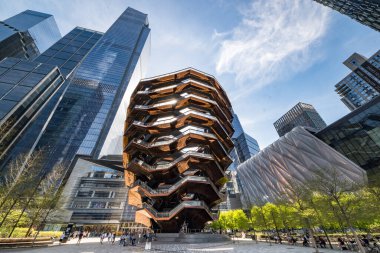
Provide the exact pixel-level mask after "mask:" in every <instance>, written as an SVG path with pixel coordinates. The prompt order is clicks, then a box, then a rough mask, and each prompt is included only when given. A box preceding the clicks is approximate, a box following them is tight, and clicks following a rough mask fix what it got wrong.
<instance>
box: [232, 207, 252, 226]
mask: <svg viewBox="0 0 380 253" xmlns="http://www.w3.org/2000/svg"><path fill="white" fill-rule="evenodd" d="M232 229H233V230H246V229H248V218H247V215H246V214H245V213H244V212H243V210H241V209H237V210H232Z"/></svg>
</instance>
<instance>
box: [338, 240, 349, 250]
mask: <svg viewBox="0 0 380 253" xmlns="http://www.w3.org/2000/svg"><path fill="white" fill-rule="evenodd" d="M338 244H339V247H340V249H341V250H348V248H347V246H346V244H345V243H344V240H343V239H342V238H340V237H339V238H338Z"/></svg>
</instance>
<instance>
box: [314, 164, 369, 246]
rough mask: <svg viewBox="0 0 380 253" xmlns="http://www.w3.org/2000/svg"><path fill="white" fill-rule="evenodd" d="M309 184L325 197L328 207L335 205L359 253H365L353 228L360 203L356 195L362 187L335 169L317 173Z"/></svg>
mask: <svg viewBox="0 0 380 253" xmlns="http://www.w3.org/2000/svg"><path fill="white" fill-rule="evenodd" d="M310 184H311V186H312V188H313V189H314V190H315V191H317V192H319V193H320V194H321V195H324V196H326V197H327V199H328V201H330V203H331V205H330V206H332V207H334V205H335V206H336V207H337V208H336V210H337V211H338V212H339V214H340V215H341V217H342V219H343V221H344V223H345V224H346V226H347V227H348V228H349V229H350V231H351V232H352V234H353V235H354V238H355V241H356V243H357V245H358V246H359V252H361V253H365V249H364V247H363V246H362V245H361V242H360V240H359V238H358V235H357V234H356V231H355V228H354V220H355V217H354V214H355V209H356V207H357V206H359V201H360V196H358V193H359V192H360V189H361V188H363V185H360V184H357V183H355V182H353V181H352V180H349V179H348V178H347V177H346V176H345V175H344V174H342V173H341V172H338V170H336V169H335V168H333V169H332V170H330V171H329V173H324V172H317V173H316V176H315V178H314V180H312V181H311V182H310Z"/></svg>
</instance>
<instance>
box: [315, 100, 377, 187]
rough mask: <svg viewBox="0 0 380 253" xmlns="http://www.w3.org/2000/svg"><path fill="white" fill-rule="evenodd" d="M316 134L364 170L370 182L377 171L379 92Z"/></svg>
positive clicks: (374, 178)
mask: <svg viewBox="0 0 380 253" xmlns="http://www.w3.org/2000/svg"><path fill="white" fill-rule="evenodd" d="M315 135H316V136H317V137H318V138H319V139H321V140H322V141H324V142H325V143H327V144H328V145H329V146H331V147H332V148H334V149H335V150H337V151H338V152H340V153H341V154H343V155H344V156H346V157H347V158H349V159H350V160H351V161H353V162H355V163H356V164H357V165H359V166H360V167H362V168H363V169H364V170H366V171H367V175H368V180H369V181H370V182H371V181H372V180H376V177H373V176H374V175H375V174H377V175H380V96H378V97H376V98H375V99H373V100H371V101H370V102H368V103H366V104H365V105H363V106H361V107H359V108H358V109H356V110H355V111H353V112H351V113H349V114H347V115H346V116H344V117H343V118H341V119H339V120H337V121H336V122H334V123H332V124H330V125H329V126H327V127H326V128H325V129H323V130H322V131H319V132H318V133H316V134H315ZM377 180H378V177H377Z"/></svg>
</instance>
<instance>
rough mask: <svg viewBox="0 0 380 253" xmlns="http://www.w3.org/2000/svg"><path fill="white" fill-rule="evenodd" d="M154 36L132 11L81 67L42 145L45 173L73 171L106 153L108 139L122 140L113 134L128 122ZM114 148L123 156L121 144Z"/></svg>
mask: <svg viewBox="0 0 380 253" xmlns="http://www.w3.org/2000/svg"><path fill="white" fill-rule="evenodd" d="M149 33H150V29H149V27H148V20H147V15H146V14H143V13H141V12H138V11H136V10H134V9H132V8H128V9H127V10H126V11H124V13H123V14H122V15H121V16H120V17H119V18H118V19H117V20H116V21H115V23H114V24H113V25H112V26H111V27H110V28H109V29H108V31H107V32H106V33H105V34H104V35H103V37H102V38H101V39H100V40H99V41H98V42H97V44H96V45H95V47H94V48H93V49H92V50H91V52H90V53H89V54H88V55H87V56H86V57H85V59H84V60H83V62H81V64H80V66H79V67H78V68H77V69H76V71H75V73H74V75H73V76H72V79H71V81H70V84H69V86H68V88H67V90H66V93H65V94H64V96H63V98H62V100H61V101H60V103H59V105H58V107H57V109H56V111H55V112H54V115H53V116H52V118H51V120H50V122H49V124H48V125H47V126H46V130H45V132H44V133H43V135H42V137H41V139H40V141H39V142H38V144H37V149H41V148H45V149H46V150H48V152H47V158H46V160H45V161H44V165H43V168H42V171H43V172H44V171H49V170H50V169H51V168H53V167H54V166H55V165H56V164H57V163H62V164H63V165H64V166H66V168H68V167H69V164H70V162H71V161H72V160H73V158H74V156H75V155H76V154H82V155H94V154H95V153H96V151H98V152H99V154H100V153H101V152H103V153H107V152H108V151H107V150H102V148H103V146H104V145H103V144H104V142H105V140H106V139H107V137H109V138H111V139H112V137H113V135H115V136H118V137H119V138H122V131H121V130H120V131H118V132H110V129H111V128H112V127H113V125H118V124H119V122H120V121H121V126H122V125H123V120H121V119H119V118H118V115H120V114H121V115H122V116H123V119H124V117H125V114H124V112H125V110H126V108H125V105H126V104H128V102H129V94H130V93H131V92H132V90H133V89H134V88H135V87H133V85H137V83H138V81H139V80H140V79H141V76H142V75H143V74H144V68H143V66H144V64H145V59H143V58H144V57H146V56H147V50H148V53H149ZM90 36H91V34H90V33H89V34H88V37H90ZM144 49H145V50H144ZM56 54H58V53H56ZM49 62H50V61H49ZM121 105H123V106H121ZM120 108H121V109H120ZM123 110H124V111H123ZM110 142H112V149H116V148H117V149H118V150H120V151H119V153H121V150H122V146H121V143H120V147H118V146H117V143H116V141H115V140H114V139H112V140H111V141H110ZM107 147H108V146H107ZM112 151H113V150H112ZM112 151H110V152H112ZM113 154H115V153H113Z"/></svg>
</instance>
